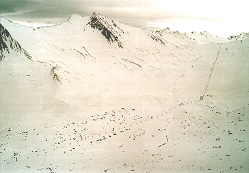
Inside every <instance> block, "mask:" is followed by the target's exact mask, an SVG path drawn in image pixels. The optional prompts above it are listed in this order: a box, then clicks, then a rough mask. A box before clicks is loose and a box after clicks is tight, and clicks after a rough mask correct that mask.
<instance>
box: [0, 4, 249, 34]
mask: <svg viewBox="0 0 249 173" xmlns="http://www.w3.org/2000/svg"><path fill="white" fill-rule="evenodd" d="M248 4H249V1H248V0H1V3H0V16H1V17H5V18H8V19H10V20H15V21H19V22H24V23H27V22H29V23H30V24H31V25H35V24H37V23H40V24H49V23H57V22H61V21H63V20H66V19H67V18H68V17H69V16H70V15H71V14H73V13H77V14H79V15H82V16H87V15H91V13H92V12H94V11H95V12H98V13H100V14H102V15H104V16H108V17H111V18H114V19H116V20H118V21H121V22H124V23H126V24H129V25H133V26H138V27H156V28H164V27H170V28H172V29H174V30H179V31H183V32H185V31H186V32H190V31H204V30H207V31H208V32H210V33H212V34H216V35H222V36H228V35H234V34H239V33H241V32H249V22H247V17H248V16H249V10H248V9H247V8H248Z"/></svg>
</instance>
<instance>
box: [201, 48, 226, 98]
mask: <svg viewBox="0 0 249 173" xmlns="http://www.w3.org/2000/svg"><path fill="white" fill-rule="evenodd" d="M220 50H221V44H220V46H219V51H218V53H217V56H216V58H215V61H214V63H213V66H212V68H211V69H210V73H209V76H208V81H207V84H206V86H205V90H204V93H203V95H202V96H201V97H200V100H203V99H204V96H205V95H206V92H207V90H208V86H209V82H210V79H211V77H212V75H213V71H214V67H215V65H216V62H217V61H218V58H219V55H220Z"/></svg>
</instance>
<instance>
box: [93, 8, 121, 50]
mask: <svg viewBox="0 0 249 173" xmlns="http://www.w3.org/2000/svg"><path fill="white" fill-rule="evenodd" d="M88 24H89V25H90V26H91V27H92V28H94V29H98V30H99V31H101V34H102V35H103V36H105V38H106V39H107V40H108V42H109V43H114V42H116V43H117V44H118V46H119V47H120V48H123V43H122V42H121V41H120V39H119V37H120V36H121V34H120V33H124V31H123V30H122V29H121V28H119V27H118V26H117V24H116V23H115V22H114V21H112V23H111V24H110V23H109V22H108V21H107V20H106V19H105V18H104V17H102V16H100V15H98V14H96V13H93V14H92V16H91V17H90V22H89V23H88Z"/></svg>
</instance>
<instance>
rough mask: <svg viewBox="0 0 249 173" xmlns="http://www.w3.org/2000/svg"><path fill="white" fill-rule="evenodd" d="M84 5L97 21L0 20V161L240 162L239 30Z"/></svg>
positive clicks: (221, 168) (3, 164)
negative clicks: (146, 19) (212, 29)
mask: <svg viewBox="0 0 249 173" xmlns="http://www.w3.org/2000/svg"><path fill="white" fill-rule="evenodd" d="M93 15H97V16H98V17H97V19H98V20H99V21H97V24H98V26H97V28H93V27H92V25H91V24H93V23H94V22H96V21H93V18H91V17H82V16H79V15H77V14H74V15H72V16H71V17H70V18H69V19H68V20H67V21H65V22H63V23H60V24H58V25H55V26H49V27H40V28H31V27H26V26H22V25H19V24H15V23H13V22H11V21H9V20H7V19H1V20H0V24H1V26H2V28H4V29H5V30H7V31H8V32H9V34H10V35H9V36H8V37H6V36H4V34H3V33H1V38H2V40H3V43H1V45H2V44H3V45H7V47H8V48H7V49H0V51H1V54H0V56H1V58H0V59H1V61H0V93H1V94H0V138H1V141H0V172H8V173H12V172H13V173H17V172H18V173H19V172H25V173H26V172H32V173H35V172H48V173H59V172H60V173H62V172H63V173H64V172H65V173H67V172H78V173H85V172H89V173H95V172H96V173H97V172H124V173H126V172H138V173H140V172H141V173H145V172H146V173H152V172H154V173H160V172H169V173H171V172H172V173H180V172H191V173H192V172H198V173H199V172H231V173H234V172H239V173H247V172H248V171H249V166H248V165H249V164H248V158H249V148H248V146H249V137H248V131H249V127H248V125H249V87H248V86H249V80H248V76H249V70H248V69H249V58H248V55H249V38H248V37H247V34H246V33H244V34H242V35H240V36H237V37H235V36H234V37H232V38H230V39H222V38H219V37H216V36H213V35H210V34H208V33H207V32H202V33H188V34H186V33H180V32H175V31H171V30H169V29H165V30H161V31H156V32H155V31H150V30H146V29H140V28H135V27H131V26H127V25H125V24H122V23H119V22H116V21H113V20H112V19H109V18H107V17H103V16H101V15H98V14H93ZM94 24H96V23H94ZM2 28H1V31H2ZM110 34H114V35H112V37H111V38H114V40H108V38H110V37H108V36H110ZM0 40H1V39H0ZM14 43H18V44H19V45H20V48H19V47H18V48H17V47H13V46H10V45H12V44H14ZM120 44H122V47H120ZM0 48H1V47H0Z"/></svg>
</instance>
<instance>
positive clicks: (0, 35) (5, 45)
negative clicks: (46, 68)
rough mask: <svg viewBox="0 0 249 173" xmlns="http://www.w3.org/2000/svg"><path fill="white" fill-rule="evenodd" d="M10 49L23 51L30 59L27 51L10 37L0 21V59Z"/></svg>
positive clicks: (0, 59)
mask: <svg viewBox="0 0 249 173" xmlns="http://www.w3.org/2000/svg"><path fill="white" fill-rule="evenodd" d="M10 50H14V51H15V52H19V53H23V54H24V55H25V56H26V57H27V58H28V59H31V56H30V55H29V53H28V52H27V51H26V50H24V49H23V48H22V47H21V46H20V44H19V43H18V42H17V41H16V40H14V39H13V38H12V36H11V35H10V33H9V31H8V30H7V29H6V28H4V26H3V25H2V24H1V23H0V61H2V60H3V59H4V57H5V54H6V53H8V54H9V53H10Z"/></svg>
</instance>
